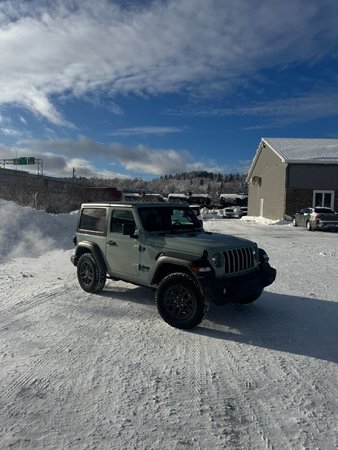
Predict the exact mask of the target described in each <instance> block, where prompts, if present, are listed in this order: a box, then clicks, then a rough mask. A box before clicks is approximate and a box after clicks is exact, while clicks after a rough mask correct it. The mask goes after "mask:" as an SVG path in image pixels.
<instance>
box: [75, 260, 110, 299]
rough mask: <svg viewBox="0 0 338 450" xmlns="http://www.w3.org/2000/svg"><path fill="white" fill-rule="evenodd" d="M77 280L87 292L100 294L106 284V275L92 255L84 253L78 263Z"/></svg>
mask: <svg viewBox="0 0 338 450" xmlns="http://www.w3.org/2000/svg"><path fill="white" fill-rule="evenodd" d="M77 279H78V281H79V284H80V286H81V287H82V289H83V290H84V291H86V292H92V293H95V292H100V291H102V289H103V288H104V285H105V283H106V273H105V272H103V271H102V270H101V269H100V267H99V265H98V264H97V262H96V259H95V257H94V256H93V255H92V254H91V253H84V254H83V255H82V256H80V259H79V261H78V263H77Z"/></svg>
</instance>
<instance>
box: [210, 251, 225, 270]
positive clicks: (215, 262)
mask: <svg viewBox="0 0 338 450" xmlns="http://www.w3.org/2000/svg"><path fill="white" fill-rule="evenodd" d="M211 262H212V263H213V265H214V266H215V267H220V266H221V265H222V259H221V254H220V253H214V254H213V255H212V257H211Z"/></svg>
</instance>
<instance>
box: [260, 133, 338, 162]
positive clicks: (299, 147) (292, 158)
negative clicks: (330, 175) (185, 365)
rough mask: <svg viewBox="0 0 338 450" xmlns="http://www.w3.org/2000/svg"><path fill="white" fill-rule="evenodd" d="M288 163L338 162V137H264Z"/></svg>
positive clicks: (264, 141)
mask: <svg viewBox="0 0 338 450" xmlns="http://www.w3.org/2000/svg"><path fill="white" fill-rule="evenodd" d="M262 142H263V143H266V144H268V145H269V147H271V148H272V150H274V151H275V153H277V154H278V156H279V157H280V158H281V159H282V160H283V161H284V162H287V163H292V162H305V163H320V162H322V163H335V164H337V163H338V139H299V138H262Z"/></svg>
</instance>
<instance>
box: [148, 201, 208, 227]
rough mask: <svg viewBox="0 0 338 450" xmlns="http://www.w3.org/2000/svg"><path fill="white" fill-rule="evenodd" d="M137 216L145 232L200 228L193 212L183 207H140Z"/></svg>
mask: <svg viewBox="0 0 338 450" xmlns="http://www.w3.org/2000/svg"><path fill="white" fill-rule="evenodd" d="M139 214H140V218H141V222H142V225H143V227H144V229H145V230H147V231H175V230H184V231H187V230H195V229H196V228H198V229H200V228H201V223H200V222H199V220H198V219H197V217H196V215H195V213H194V212H193V210H192V209H190V208H187V207H185V206H182V207H179V206H178V207H177V206H175V207H172V208H168V207H166V208H161V207H141V208H139Z"/></svg>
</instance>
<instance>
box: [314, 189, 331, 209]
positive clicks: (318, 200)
mask: <svg viewBox="0 0 338 450" xmlns="http://www.w3.org/2000/svg"><path fill="white" fill-rule="evenodd" d="M316 206H321V207H326V208H332V209H333V206H334V191H313V207H314V208H315V207H316Z"/></svg>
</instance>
